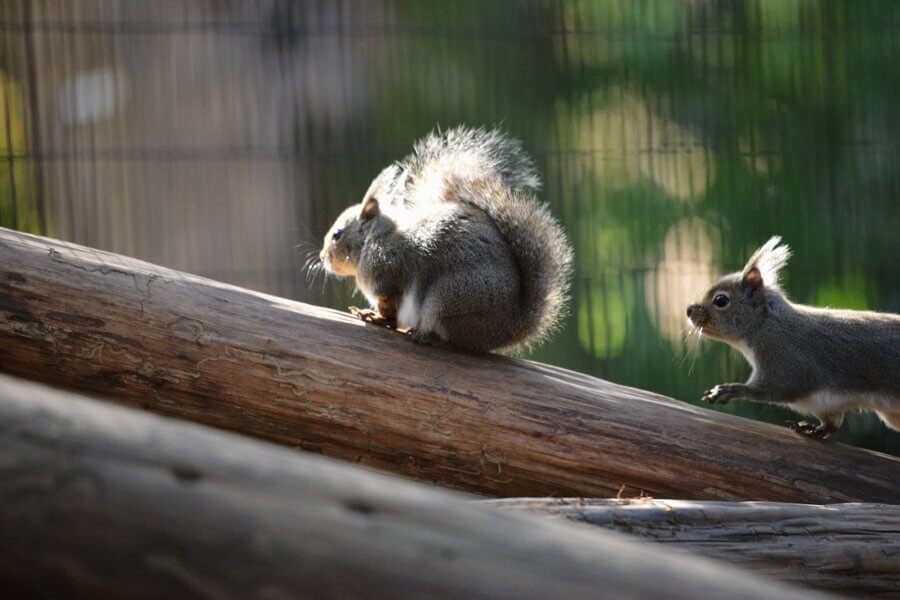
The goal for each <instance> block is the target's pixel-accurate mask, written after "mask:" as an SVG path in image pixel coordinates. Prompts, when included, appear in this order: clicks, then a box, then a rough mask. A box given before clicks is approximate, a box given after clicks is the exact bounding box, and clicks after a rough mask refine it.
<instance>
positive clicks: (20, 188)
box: [0, 71, 43, 233]
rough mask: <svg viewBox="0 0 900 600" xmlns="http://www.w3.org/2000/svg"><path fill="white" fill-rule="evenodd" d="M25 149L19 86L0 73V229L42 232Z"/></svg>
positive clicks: (32, 179)
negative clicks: (8, 228)
mask: <svg viewBox="0 0 900 600" xmlns="http://www.w3.org/2000/svg"><path fill="white" fill-rule="evenodd" d="M27 149H28V148H27V139H26V134H25V108H24V98H23V96H22V90H21V87H20V85H19V83H18V82H17V81H15V80H14V79H13V78H12V77H9V76H8V75H6V74H5V73H3V72H2V71H0V227H10V228H13V229H18V230H20V231H28V232H31V233H42V232H43V228H42V223H41V218H40V212H39V207H38V197H37V194H36V188H35V179H34V171H33V169H34V163H33V161H32V160H27V159H25V158H23V156H25V155H26V153H27Z"/></svg>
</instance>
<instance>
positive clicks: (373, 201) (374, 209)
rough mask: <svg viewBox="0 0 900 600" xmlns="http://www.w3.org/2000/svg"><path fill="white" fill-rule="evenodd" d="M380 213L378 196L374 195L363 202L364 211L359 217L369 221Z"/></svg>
mask: <svg viewBox="0 0 900 600" xmlns="http://www.w3.org/2000/svg"><path fill="white" fill-rule="evenodd" d="M380 214H381V209H380V208H379V207H378V198H376V197H375V196H372V197H371V198H369V199H368V200H366V201H365V202H364V203H363V208H362V212H361V213H360V214H359V218H360V219H361V220H363V221H368V220H369V219H373V218H375V217H377V216H378V215H380Z"/></svg>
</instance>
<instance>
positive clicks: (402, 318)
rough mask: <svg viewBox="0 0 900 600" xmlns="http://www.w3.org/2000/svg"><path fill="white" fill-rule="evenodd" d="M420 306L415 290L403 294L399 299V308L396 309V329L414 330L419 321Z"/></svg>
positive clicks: (411, 289)
mask: <svg viewBox="0 0 900 600" xmlns="http://www.w3.org/2000/svg"><path fill="white" fill-rule="evenodd" d="M421 308H422V307H421V306H420V304H419V300H418V294H417V293H416V289H415V288H410V289H408V290H406V291H405V292H403V296H402V297H401V298H400V308H398V309H397V328H398V329H404V330H405V329H415V328H418V327H419V325H420V321H421Z"/></svg>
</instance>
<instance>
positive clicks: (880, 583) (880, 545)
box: [482, 498, 900, 598]
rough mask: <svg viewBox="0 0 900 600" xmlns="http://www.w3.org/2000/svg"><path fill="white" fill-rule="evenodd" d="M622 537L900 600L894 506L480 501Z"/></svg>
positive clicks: (898, 514)
mask: <svg viewBox="0 0 900 600" xmlns="http://www.w3.org/2000/svg"><path fill="white" fill-rule="evenodd" d="M482 503H483V504H487V505H490V506H493V507H495V508H503V509H509V510H517V511H527V512H529V513H532V514H537V515H545V516H552V517H558V518H565V519H567V520H569V521H574V522H579V523H587V524H589V525H592V526H595V527H599V528H603V529H605V530H614V531H619V532H622V533H627V534H629V535H630V536H632V537H635V538H638V539H641V540H646V541H650V542H659V543H661V544H666V546H665V547H666V548H678V549H682V550H685V551H688V552H690V553H691V554H693V555H701V556H707V557H710V558H715V559H718V560H722V561H726V562H728V563H730V564H733V565H737V566H740V567H743V568H746V569H748V570H751V571H753V572H755V573H759V574H761V575H765V576H766V577H768V578H770V579H773V580H778V581H783V582H786V583H792V584H796V585H804V586H809V587H811V588H819V589H822V590H828V591H831V592H837V593H840V594H842V595H854V596H866V597H871V598H900V506H896V505H888V504H866V503H849V504H830V505H827V506H822V505H813V504H787V503H782V502H716V501H705V502H700V501H686V500H654V499H639V500H595V499H583V498H509V499H504V500H486V501H483V502H482Z"/></svg>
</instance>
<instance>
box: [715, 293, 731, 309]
mask: <svg viewBox="0 0 900 600" xmlns="http://www.w3.org/2000/svg"><path fill="white" fill-rule="evenodd" d="M713 304H715V305H716V306H718V307H719V308H725V307H726V306H728V296H726V295H725V294H719V295H718V296H716V297H715V298H713Z"/></svg>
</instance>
